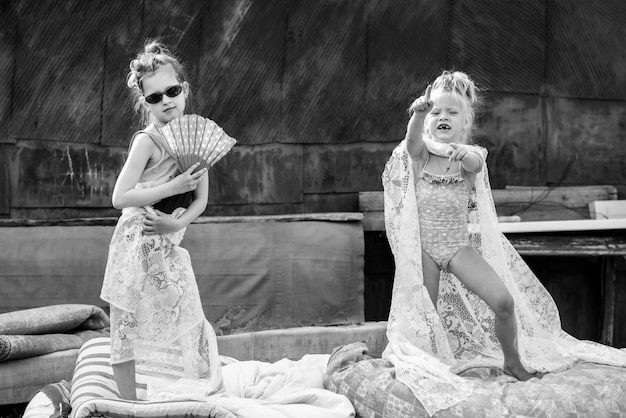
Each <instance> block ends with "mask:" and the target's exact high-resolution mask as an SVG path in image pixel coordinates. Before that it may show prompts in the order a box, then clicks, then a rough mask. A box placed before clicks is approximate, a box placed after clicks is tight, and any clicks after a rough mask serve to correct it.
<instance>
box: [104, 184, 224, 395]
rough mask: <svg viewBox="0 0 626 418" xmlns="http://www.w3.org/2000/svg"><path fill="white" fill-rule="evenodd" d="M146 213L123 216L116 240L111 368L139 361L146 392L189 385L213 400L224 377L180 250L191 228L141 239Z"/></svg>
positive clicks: (107, 294)
mask: <svg viewBox="0 0 626 418" xmlns="http://www.w3.org/2000/svg"><path fill="white" fill-rule="evenodd" d="M138 187H143V185H142V184H141V185H138ZM149 210H152V208H150V207H148V206H146V207H141V208H140V207H132V208H126V209H124V210H123V211H122V216H121V217H120V219H119V220H118V223H117V226H116V228H115V231H114V232H113V237H112V239H111V245H110V248H109V257H108V261H107V266H106V271H105V275H104V283H103V285H102V291H101V295H100V297H101V298H102V299H103V300H105V301H107V302H108V303H109V304H110V306H111V363H122V362H125V361H129V360H134V361H135V362H136V364H137V373H141V374H144V375H147V376H150V377H151V378H150V379H149V380H148V386H149V387H148V392H149V393H156V392H158V391H162V390H165V391H166V390H167V388H168V387H171V386H172V385H175V384H177V383H179V382H180V381H181V380H182V381H189V380H190V379H191V380H193V381H194V385H195V386H196V387H197V388H200V387H201V388H202V390H201V391H202V392H204V393H205V394H206V395H209V394H211V393H214V392H216V391H219V390H221V386H222V372H221V366H220V360H219V356H218V348H217V338H216V336H215V332H214V330H213V327H212V326H211V324H210V323H209V322H208V321H207V320H206V318H205V316H204V312H203V309H202V303H201V301H200V294H199V291H198V285H197V284H196V279H195V275H194V272H193V269H192V265H191V259H190V257H189V253H188V252H187V250H185V249H184V248H182V247H180V246H179V244H180V242H181V240H182V239H183V236H184V234H185V230H186V228H183V229H181V230H179V231H176V232H174V233H170V234H160V235H144V234H143V221H144V218H145V213H146V211H149ZM182 212H184V209H182V208H178V209H176V210H175V211H174V212H173V213H172V215H173V216H180V214H181V213H182Z"/></svg>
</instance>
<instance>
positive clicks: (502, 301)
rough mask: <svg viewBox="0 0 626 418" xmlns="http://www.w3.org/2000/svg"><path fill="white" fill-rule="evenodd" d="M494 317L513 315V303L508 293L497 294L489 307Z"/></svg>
mask: <svg viewBox="0 0 626 418" xmlns="http://www.w3.org/2000/svg"><path fill="white" fill-rule="evenodd" d="M491 309H493V312H494V313H495V314H496V316H511V315H513V314H514V313H515V301H514V300H513V296H511V294H510V293H509V292H508V291H505V292H501V293H500V294H498V295H497V296H496V297H495V299H494V302H493V305H492V306H491Z"/></svg>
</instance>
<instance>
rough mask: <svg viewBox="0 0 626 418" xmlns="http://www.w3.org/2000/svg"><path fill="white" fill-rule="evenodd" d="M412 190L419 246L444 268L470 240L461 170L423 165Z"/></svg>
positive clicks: (466, 196) (467, 195)
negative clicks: (438, 169) (446, 171)
mask: <svg viewBox="0 0 626 418" xmlns="http://www.w3.org/2000/svg"><path fill="white" fill-rule="evenodd" d="M427 163H428V159H427V160H426V164H427ZM426 164H424V167H426ZM415 190H416V197H417V206H418V213H419V217H420V238H421V241H422V250H423V251H424V252H426V253H427V254H428V255H429V256H430V258H432V259H433V261H434V262H435V263H436V264H437V266H438V267H439V269H441V270H447V268H448V263H450V260H451V259H452V257H453V256H454V255H455V254H456V253H457V252H458V251H459V250H460V249H461V248H463V247H465V246H466V245H468V243H469V241H468V237H469V233H468V229H467V223H468V204H469V200H470V193H469V191H468V190H467V186H466V185H465V181H464V180H463V176H462V175H461V173H460V172H457V173H455V174H449V175H443V174H441V175H439V174H432V173H429V172H428V171H426V170H424V169H422V172H421V173H420V175H419V176H417V179H416V185H415Z"/></svg>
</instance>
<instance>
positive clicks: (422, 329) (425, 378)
mask: <svg viewBox="0 0 626 418" xmlns="http://www.w3.org/2000/svg"><path fill="white" fill-rule="evenodd" d="M425 142H426V145H427V147H428V148H429V151H430V152H432V153H437V152H438V151H437V148H436V145H437V144H436V143H435V142H434V140H433V139H431V138H426V139H425ZM476 150H477V151H478V152H479V153H480V154H481V155H482V156H483V159H484V160H486V156H487V153H486V150H485V149H483V148H480V147H476ZM382 182H383V186H384V198H385V202H384V205H385V228H386V232H387V237H388V239H389V244H390V246H391V249H392V252H393V254H394V260H395V266H396V269H395V277H394V287H393V292H392V301H391V309H390V314H389V321H388V325H387V338H388V341H389V344H388V345H387V347H386V348H385V351H384V352H383V357H384V358H386V359H387V360H389V361H390V362H392V363H393V364H394V366H395V367H396V377H397V379H398V380H400V381H401V382H403V383H405V384H406V385H407V386H408V387H409V388H410V389H411V391H412V392H413V393H414V394H415V396H416V397H417V398H418V399H419V400H420V402H421V403H422V404H423V405H424V408H425V409H426V410H427V412H428V413H429V414H431V415H432V414H434V413H435V412H437V411H439V410H441V409H445V408H448V407H449V406H451V405H454V404H455V403H457V402H460V401H462V400H464V399H466V398H467V397H468V396H469V395H470V394H471V393H472V384H471V381H469V380H467V379H464V378H461V377H459V376H458V375H457V373H459V372H461V371H463V370H465V369H467V368H470V367H480V366H483V367H502V365H503V362H504V357H503V355H502V350H501V348H500V344H499V342H498V340H497V338H496V335H495V323H494V321H495V317H494V314H493V312H492V311H491V310H490V309H489V307H488V306H487V304H486V303H485V302H483V301H482V299H480V298H479V297H478V296H476V295H475V294H474V293H472V292H470V291H469V290H467V289H466V288H465V287H464V286H463V284H462V283H461V282H460V281H459V280H458V279H457V278H456V277H454V276H453V275H452V274H450V273H449V272H445V271H444V272H442V273H441V278H440V285H439V298H438V301H437V307H436V308H435V306H433V303H432V301H431V299H430V297H429V295H428V291H427V289H426V287H425V286H424V282H423V274H422V259H421V257H422V251H421V249H422V245H421V238H420V218H419V216H418V215H419V211H418V205H417V199H416V190H415V187H416V186H415V182H414V174H413V168H412V160H411V158H410V157H409V155H408V152H407V149H406V143H405V142H404V141H402V142H401V143H400V144H399V145H398V147H396V149H395V150H394V152H393V154H392V156H391V157H390V159H389V161H388V162H387V164H386V166H385V170H384V172H383V176H382ZM473 197H474V199H472V201H471V202H470V204H469V208H470V209H468V210H469V213H468V219H469V223H470V225H469V226H468V228H469V240H470V245H472V247H474V248H475V249H476V251H477V252H478V253H479V254H481V255H482V256H483V258H485V260H486V261H487V262H488V263H489V264H490V265H491V267H492V268H493V269H494V270H495V271H496V272H497V273H498V275H499V276H500V277H501V278H502V280H503V282H504V283H505V285H506V286H507V289H508V290H509V292H510V293H511V295H512V296H513V298H514V300H515V308H516V309H515V310H516V312H515V313H516V317H517V321H518V349H519V352H520V356H521V359H522V363H523V364H524V366H525V367H526V368H527V369H528V370H529V371H531V372H533V371H541V372H553V371H559V370H563V369H565V368H568V367H570V366H572V365H573V364H575V363H577V362H580V361H590V362H596V363H602V364H608V365H614V366H621V367H625V366H626V353H625V352H623V351H621V350H617V349H614V348H611V347H607V346H603V345H600V344H597V343H594V342H591V341H580V340H577V339H576V338H574V337H572V336H571V335H569V334H567V333H566V332H564V331H563V330H562V329H561V322H560V318H559V313H558V310H557V307H556V305H555V303H554V300H553V299H552V297H551V296H550V294H549V293H548V291H547V290H546V289H545V288H544V287H543V285H542V284H541V283H540V282H539V280H538V279H537V277H536V276H535V275H534V274H533V273H532V271H531V270H530V268H529V267H528V266H527V265H526V263H525V262H524V261H523V259H522V258H521V256H520V255H519V254H518V253H517V251H516V250H515V248H514V247H513V246H512V245H511V243H510V242H509V241H508V240H507V239H506V237H505V236H504V235H503V234H502V233H501V232H500V230H499V227H498V220H497V216H496V212H495V207H494V204H493V198H492V196H491V188H490V185H489V176H488V172H487V167H486V164H483V168H482V170H481V171H480V172H479V173H478V174H477V175H476V181H475V196H473Z"/></svg>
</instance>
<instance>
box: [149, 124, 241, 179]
mask: <svg viewBox="0 0 626 418" xmlns="http://www.w3.org/2000/svg"><path fill="white" fill-rule="evenodd" d="M159 132H160V133H161V135H162V136H163V139H164V140H165V145H166V147H167V148H168V149H169V150H168V151H169V153H170V154H171V155H172V156H174V157H175V158H176V161H177V163H178V168H179V169H180V171H181V172H183V171H186V170H187V169H189V167H191V166H192V165H194V164H195V163H197V162H199V163H200V166H198V168H197V169H196V170H195V171H198V170H201V169H202V168H204V167H207V168H211V167H212V166H213V165H214V164H215V163H217V162H218V161H219V160H221V159H222V157H224V156H225V155H226V154H227V153H228V151H230V150H231V148H232V147H233V146H234V145H235V143H236V142H237V141H236V140H235V139H234V138H231V137H230V136H228V135H227V134H226V133H225V132H224V130H223V129H222V128H221V127H219V126H218V125H217V124H216V123H215V122H213V121H212V120H211V119H208V118H205V117H202V116H200V115H184V116H181V117H179V118H176V119H173V120H172V121H170V122H169V123H168V124H167V125H165V126H164V127H162V128H159Z"/></svg>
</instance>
